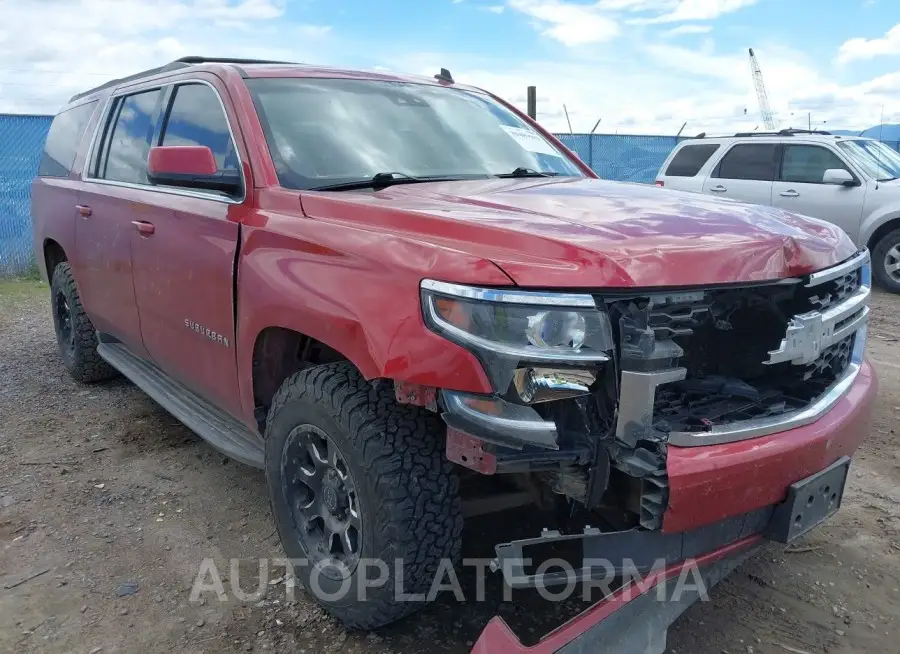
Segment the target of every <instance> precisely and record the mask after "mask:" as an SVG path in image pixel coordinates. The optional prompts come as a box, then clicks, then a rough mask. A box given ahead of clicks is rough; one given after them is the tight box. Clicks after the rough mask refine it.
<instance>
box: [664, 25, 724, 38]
mask: <svg viewBox="0 0 900 654" xmlns="http://www.w3.org/2000/svg"><path fill="white" fill-rule="evenodd" d="M711 31H712V25H699V24H688V25H679V26H678V27H673V28H672V29H670V30H666V31H665V32H663V35H664V36H681V35H683V34H707V33H709V32H711Z"/></svg>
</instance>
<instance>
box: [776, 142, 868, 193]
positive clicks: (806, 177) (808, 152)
mask: <svg viewBox="0 0 900 654" xmlns="http://www.w3.org/2000/svg"><path fill="white" fill-rule="evenodd" d="M834 168H837V169H839V170H847V166H845V165H844V162H843V161H841V160H840V159H839V158H838V156H837V155H836V154H834V153H833V152H832V151H831V150H826V149H825V148H822V147H819V146H818V145H787V146H785V148H784V158H783V159H782V161H781V179H782V180H783V181H785V182H798V183H801V184H821V183H822V178H823V177H824V176H825V171H826V170H829V169H834ZM847 172H850V171H849V170H847ZM851 174H852V173H851Z"/></svg>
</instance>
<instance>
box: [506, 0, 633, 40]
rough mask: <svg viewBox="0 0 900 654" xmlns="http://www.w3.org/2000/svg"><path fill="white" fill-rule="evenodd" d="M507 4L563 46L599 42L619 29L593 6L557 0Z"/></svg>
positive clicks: (512, 0)
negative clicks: (533, 20) (528, 17)
mask: <svg viewBox="0 0 900 654" xmlns="http://www.w3.org/2000/svg"><path fill="white" fill-rule="evenodd" d="M509 6H510V7H511V8H513V9H515V10H517V11H520V12H522V13H525V14H527V15H529V16H531V17H532V18H534V19H535V23H536V25H537V27H538V29H539V30H540V31H541V33H542V34H544V35H546V36H549V37H551V38H553V39H556V40H557V41H559V42H560V43H562V44H564V45H567V46H577V45H586V44H588V43H600V42H602V41H606V40H609V39H611V38H613V37H614V36H616V35H617V34H618V33H619V25H618V23H616V21H615V20H613V19H611V18H609V17H608V16H606V15H604V13H603V10H602V9H599V8H598V7H597V6H589V5H577V4H572V3H568V2H562V1H560V0H509Z"/></svg>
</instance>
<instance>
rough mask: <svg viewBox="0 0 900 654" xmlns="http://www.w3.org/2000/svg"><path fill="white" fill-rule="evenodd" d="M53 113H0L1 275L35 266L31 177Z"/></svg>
mask: <svg viewBox="0 0 900 654" xmlns="http://www.w3.org/2000/svg"><path fill="white" fill-rule="evenodd" d="M51 119H52V117H51V116H9V115H0V277H4V276H11V275H21V274H24V273H27V272H28V271H29V270H30V269H31V268H32V267H33V265H34V264H33V261H34V255H33V253H32V249H31V180H32V179H33V178H34V176H35V175H36V174H37V169H38V164H39V163H40V160H41V151H42V150H43V147H44V139H45V138H46V137H47V131H48V130H49V129H50V121H51Z"/></svg>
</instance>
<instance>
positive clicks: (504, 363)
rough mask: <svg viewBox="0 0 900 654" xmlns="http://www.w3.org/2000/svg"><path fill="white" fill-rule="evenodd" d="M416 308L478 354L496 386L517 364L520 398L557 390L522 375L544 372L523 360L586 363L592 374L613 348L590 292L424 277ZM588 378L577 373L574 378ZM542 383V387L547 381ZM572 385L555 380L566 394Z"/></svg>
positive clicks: (503, 386) (504, 384)
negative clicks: (493, 285) (479, 284)
mask: <svg viewBox="0 0 900 654" xmlns="http://www.w3.org/2000/svg"><path fill="white" fill-rule="evenodd" d="M422 309H423V313H424V316H425V322H426V323H427V324H428V326H429V327H430V328H431V329H432V330H434V331H436V332H437V333H439V334H441V335H442V336H444V337H445V338H447V339H449V340H451V341H453V342H455V343H457V344H459V345H461V346H463V347H465V348H466V349H468V350H470V351H472V352H473V353H474V354H475V355H476V356H478V358H479V359H480V360H481V361H482V363H483V364H484V366H485V371H486V372H487V374H488V376H489V377H490V378H491V382H492V383H493V384H494V388H495V389H496V390H497V391H499V392H500V393H504V392H506V391H507V390H508V389H509V387H510V383H511V382H512V380H513V377H514V376H515V375H516V371H517V369H520V372H519V373H518V378H519V383H517V384H516V388H517V390H518V391H519V394H520V397H521V400H522V401H524V402H526V403H527V402H531V401H541V400H537V399H534V398H535V397H536V396H540V397H541V398H543V400H544V401H545V400H547V399H555V397H556V396H554V395H553V393H552V392H551V393H547V392H543V393H535V392H534V391H535V388H534V387H535V384H534V383H530V382H529V383H526V380H529V379H531V380H533V379H543V377H542V376H541V375H540V374H539V373H535V372H534V371H533V370H532V371H531V372H528V370H529V369H531V368H533V367H534V366H529V365H528V364H538V365H539V368H541V369H544V368H547V367H548V364H552V367H553V368H559V367H564V366H572V367H573V368H575V370H573V372H578V371H580V370H587V371H588V372H589V373H590V375H593V372H594V371H595V370H596V368H597V366H598V365H599V364H602V363H603V362H606V361H609V359H610V352H611V351H612V349H613V337H612V329H611V327H610V323H609V318H608V316H607V315H606V313H605V312H604V311H602V310H600V309H598V307H597V306H596V304H595V303H594V298H593V297H591V296H590V295H580V294H569V293H559V294H552V293H533V292H527V291H515V290H504V289H486V288H474V287H471V286H462V285H459V284H448V283H445V282H437V281H433V280H428V279H426V280H424V281H423V282H422ZM558 376H559V375H557V377H558ZM587 379H588V377H586V376H585V375H580V376H579V381H580V382H583V381H586V380H587ZM590 379H591V380H592V379H593V377H592V376H591V377H590ZM540 385H541V386H542V387H545V388H541V390H543V391H546V390H547V389H546V386H547V385H548V383H546V384H545V383H543V382H541V383H540ZM549 385H550V386H554V385H555V384H549ZM582 386H585V385H584V384H579V388H580V387H582ZM574 390H575V387H574V386H571V385H570V386H568V387H567V388H566V389H563V388H562V385H560V388H559V391H560V396H571V395H572V394H573V393H574ZM585 390H586V386H585ZM564 394H565V395H564ZM574 394H579V393H574Z"/></svg>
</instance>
